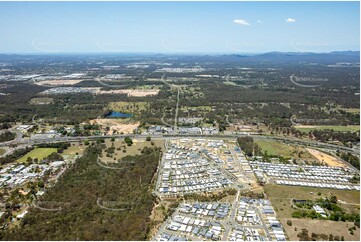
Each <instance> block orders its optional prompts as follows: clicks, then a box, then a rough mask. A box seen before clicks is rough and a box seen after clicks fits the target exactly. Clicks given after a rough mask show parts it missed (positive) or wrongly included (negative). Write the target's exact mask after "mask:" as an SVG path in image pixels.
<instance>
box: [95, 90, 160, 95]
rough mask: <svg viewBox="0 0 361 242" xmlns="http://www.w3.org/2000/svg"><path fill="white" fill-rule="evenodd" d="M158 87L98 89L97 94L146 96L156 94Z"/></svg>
mask: <svg viewBox="0 0 361 242" xmlns="http://www.w3.org/2000/svg"><path fill="white" fill-rule="evenodd" d="M158 93H159V89H155V90H133V89H119V90H110V91H98V92H97V94H127V95H128V96H129V97H146V96H155V95H158Z"/></svg>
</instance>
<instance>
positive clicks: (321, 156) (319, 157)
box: [306, 148, 347, 167]
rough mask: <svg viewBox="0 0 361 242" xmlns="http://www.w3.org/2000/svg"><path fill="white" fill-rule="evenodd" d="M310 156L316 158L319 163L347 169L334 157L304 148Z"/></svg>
mask: <svg viewBox="0 0 361 242" xmlns="http://www.w3.org/2000/svg"><path fill="white" fill-rule="evenodd" d="M306 150H307V151H308V152H310V154H312V155H313V156H314V157H316V158H317V160H319V161H320V162H323V163H326V164H327V165H329V166H335V167H347V166H346V164H344V163H343V162H342V161H340V160H338V159H337V158H336V157H334V156H332V155H328V154H326V153H324V152H321V151H319V150H314V149H310V148H306Z"/></svg>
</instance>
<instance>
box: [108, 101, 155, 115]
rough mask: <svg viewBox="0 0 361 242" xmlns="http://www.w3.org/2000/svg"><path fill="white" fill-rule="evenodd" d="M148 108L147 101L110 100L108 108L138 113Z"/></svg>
mask: <svg viewBox="0 0 361 242" xmlns="http://www.w3.org/2000/svg"><path fill="white" fill-rule="evenodd" d="M148 108H149V103H147V102H110V103H109V104H108V109H111V110H113V111H117V112H125V113H138V112H140V111H145V110H147V109H148Z"/></svg>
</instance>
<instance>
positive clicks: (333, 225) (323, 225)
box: [281, 218, 360, 241]
mask: <svg viewBox="0 0 361 242" xmlns="http://www.w3.org/2000/svg"><path fill="white" fill-rule="evenodd" d="M287 220H291V221H292V226H289V225H287ZM281 223H282V224H284V228H285V230H286V233H287V235H288V237H289V239H290V240H291V241H295V240H299V238H298V237H297V234H298V233H300V232H301V229H303V228H305V229H307V230H308V235H309V236H310V237H311V234H312V233H316V234H325V235H327V236H329V235H330V234H332V235H333V236H339V237H340V238H341V236H343V237H344V238H345V240H346V241H358V240H359V238H360V229H359V228H357V227H356V228H357V229H356V230H355V231H354V235H351V234H350V232H349V231H348V228H351V227H353V226H354V225H353V223H351V222H341V221H338V222H336V221H327V220H325V221H319V220H312V219H294V218H292V219H281ZM295 228H297V231H295Z"/></svg>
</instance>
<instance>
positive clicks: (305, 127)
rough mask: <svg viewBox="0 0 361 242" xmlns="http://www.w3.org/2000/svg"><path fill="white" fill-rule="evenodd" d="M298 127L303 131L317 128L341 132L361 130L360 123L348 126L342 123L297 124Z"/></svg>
mask: <svg viewBox="0 0 361 242" xmlns="http://www.w3.org/2000/svg"><path fill="white" fill-rule="evenodd" d="M295 128H296V129H298V130H300V131H302V132H306V133H307V132H309V131H312V130H315V129H321V130H322V129H333V130H334V131H340V132H346V131H351V132H356V131H359V130H360V126H359V125H348V126H340V125H320V126H316V125H296V126H295Z"/></svg>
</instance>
